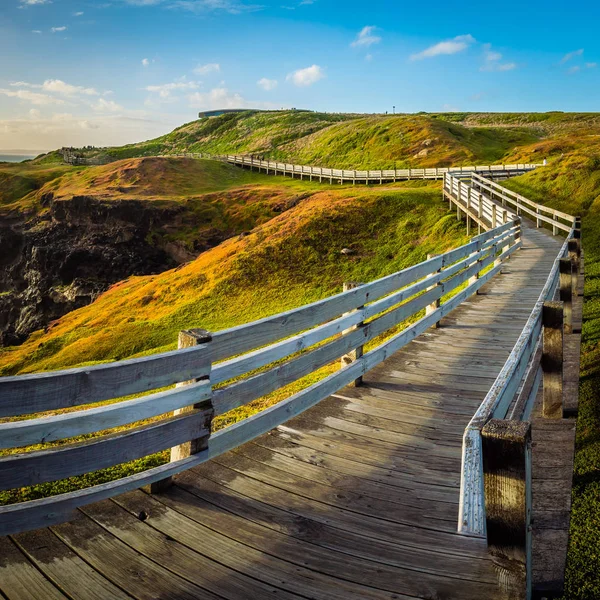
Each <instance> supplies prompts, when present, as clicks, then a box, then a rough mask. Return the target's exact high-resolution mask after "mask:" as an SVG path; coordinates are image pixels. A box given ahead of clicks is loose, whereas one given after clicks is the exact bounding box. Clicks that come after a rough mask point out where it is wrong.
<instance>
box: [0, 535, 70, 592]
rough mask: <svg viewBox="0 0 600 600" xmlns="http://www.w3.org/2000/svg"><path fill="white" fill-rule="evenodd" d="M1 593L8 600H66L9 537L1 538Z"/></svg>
mask: <svg viewBox="0 0 600 600" xmlns="http://www.w3.org/2000/svg"><path fill="white" fill-rule="evenodd" d="M0 591H1V592H2V594H3V596H4V597H5V598H7V599H8V600H32V598H35V599H36V600H37V598H40V599H44V600H46V599H47V600H66V598H67V596H65V595H64V594H62V593H61V592H60V590H59V589H58V588H56V587H55V586H54V585H53V584H52V582H50V580H48V579H47V578H46V577H44V575H43V574H42V573H40V572H39V571H38V570H37V569H36V568H35V567H34V565H33V564H32V563H31V562H30V561H29V560H28V559H27V558H26V557H25V556H24V555H23V553H22V552H21V551H20V550H19V549H18V548H17V546H16V545H15V544H14V542H12V540H10V539H9V538H7V537H4V538H0Z"/></svg>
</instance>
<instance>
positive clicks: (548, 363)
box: [542, 302, 564, 419]
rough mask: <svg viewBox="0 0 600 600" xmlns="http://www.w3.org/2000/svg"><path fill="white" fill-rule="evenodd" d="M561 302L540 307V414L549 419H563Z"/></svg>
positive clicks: (562, 308) (547, 303)
mask: <svg viewBox="0 0 600 600" xmlns="http://www.w3.org/2000/svg"><path fill="white" fill-rule="evenodd" d="M563 311H564V306H563V303H562V302H544V306H543V307H542V326H543V328H544V334H543V342H542V346H543V349H542V371H543V373H544V403H543V409H542V414H543V416H544V417H546V418H550V419H562V417H563V321H564V312H563Z"/></svg>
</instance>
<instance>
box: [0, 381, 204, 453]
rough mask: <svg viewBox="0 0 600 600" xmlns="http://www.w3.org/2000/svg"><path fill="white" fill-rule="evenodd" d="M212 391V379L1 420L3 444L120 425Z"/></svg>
mask: <svg viewBox="0 0 600 600" xmlns="http://www.w3.org/2000/svg"><path fill="white" fill-rule="evenodd" d="M210 394H211V385H210V382H206V381H204V382H200V383H197V384H194V385H190V386H186V387H184V388H175V389H171V390H167V391H164V392H158V393H156V394H151V395H149V396H143V397H141V398H135V399H134V400H126V401H124V402H116V403H114V404H107V405H105V406H99V407H97V408H90V409H88V410H85V411H76V412H70V413H65V414H61V415H54V416H51V417H40V418H37V419H28V420H24V421H15V422H8V423H0V448H18V447H20V446H30V445H34V444H42V443H47V442H53V441H56V440H60V439H65V438H70V437H76V436H79V435H84V434H87V433H93V432H95V431H103V430H105V429H111V428H113V427H120V426H122V425H127V424H128V423H133V422H135V421H143V420H145V419H150V418H152V417H157V416H159V415H162V414H165V413H167V412H171V411H174V410H176V409H178V408H182V407H184V406H188V405H190V404H194V403H196V402H202V401H203V400H206V399H207V398H209V397H210Z"/></svg>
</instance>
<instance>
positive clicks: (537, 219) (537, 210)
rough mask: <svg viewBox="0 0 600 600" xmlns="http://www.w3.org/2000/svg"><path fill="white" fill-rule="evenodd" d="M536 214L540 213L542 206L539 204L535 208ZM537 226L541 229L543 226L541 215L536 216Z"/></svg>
mask: <svg viewBox="0 0 600 600" xmlns="http://www.w3.org/2000/svg"><path fill="white" fill-rule="evenodd" d="M535 214H536V215H539V214H540V208H539V206H536V208H535ZM535 226H536V227H537V228H538V229H539V228H540V227H541V226H542V222H541V221H540V219H539V217H536V218H535Z"/></svg>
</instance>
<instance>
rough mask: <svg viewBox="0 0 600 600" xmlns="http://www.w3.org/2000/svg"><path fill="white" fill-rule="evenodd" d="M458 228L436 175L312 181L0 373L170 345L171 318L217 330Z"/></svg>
mask: <svg viewBox="0 0 600 600" xmlns="http://www.w3.org/2000/svg"><path fill="white" fill-rule="evenodd" d="M465 239H466V236H465V230H464V226H463V224H461V223H458V222H457V221H456V218H455V217H454V216H453V215H449V214H447V212H446V205H445V203H442V202H440V189H439V184H430V185H423V184H421V183H419V184H418V186H417V187H416V188H409V187H406V185H404V186H400V187H398V188H397V189H395V190H387V191H385V190H384V191H379V190H378V189H376V188H375V189H367V188H357V189H355V190H349V189H342V190H330V191H322V192H318V193H315V194H314V195H313V196H311V197H310V198H308V199H306V200H305V201H303V202H301V203H299V204H297V205H296V206H294V207H292V208H290V209H289V210H288V211H287V212H285V213H283V214H281V215H279V216H277V217H275V218H274V219H271V220H270V221H268V222H267V223H265V224H263V225H261V226H259V227H257V228H255V229H254V230H253V232H252V233H251V234H250V235H248V236H246V237H244V238H243V239H232V240H229V241H228V242H225V243H223V244H221V245H220V246H218V247H216V248H214V249H212V250H209V251H207V252H205V253H203V254H202V255H200V257H199V258H198V259H197V260H196V261H193V262H192V263H190V264H189V265H186V266H183V267H180V268H178V269H176V270H173V271H168V272H166V273H162V274H160V275H156V276H147V277H132V278H130V279H129V280H126V281H125V282H122V283H120V284H118V285H116V286H114V287H113V288H112V289H111V290H109V291H108V292H106V293H105V294H103V295H102V296H100V298H98V299H97V300H96V301H95V302H94V303H93V304H91V305H90V306H88V307H84V308H82V309H80V310H77V311H74V312H72V313H69V314H68V315H66V316H65V317H63V318H62V319H59V320H58V321H57V322H56V323H54V324H53V325H52V326H51V327H50V328H49V329H48V331H47V332H43V331H40V332H37V333H35V334H33V335H32V336H31V337H30V339H29V340H27V341H26V342H25V343H24V344H23V345H22V346H20V347H15V348H6V349H3V350H2V351H0V365H1V367H0V369H1V371H0V372H1V373H2V374H4V375H8V374H15V373H19V372H21V373H23V372H33V371H39V370H48V369H56V368H61V367H68V366H75V365H81V364H95V363H98V362H103V361H110V360H119V359H124V358H127V357H131V356H140V355H144V354H150V353H153V352H157V351H163V350H169V349H173V348H174V347H175V343H176V339H177V334H178V332H179V331H180V330H181V329H185V328H189V327H204V328H207V329H209V330H212V331H216V330H219V329H223V328H226V327H230V326H233V325H237V324H240V323H245V322H248V321H251V320H254V319H257V318H260V317H263V316H266V315H269V314H273V313H276V312H280V311H282V310H285V309H288V308H292V307H295V306H300V305H302V304H306V303H308V302H311V301H314V300H317V299H320V298H323V297H326V296H329V295H331V294H333V293H336V292H339V291H340V289H341V285H342V282H343V281H371V280H373V279H375V278H377V277H381V276H383V275H386V274H389V273H392V272H395V271H397V270H400V269H402V268H405V267H407V266H409V265H412V264H415V263H417V262H420V261H422V260H424V259H425V258H426V255H427V253H439V252H443V251H445V250H447V249H449V248H451V247H455V246H457V245H460V244H461V243H463V242H464V241H465ZM290 240H293V243H290ZM343 247H349V248H352V249H353V250H354V254H352V255H350V256H345V255H343V254H341V253H340V250H341V249H342V248H343ZM335 368H337V367H336V366H335V365H334V366H329V367H325V368H323V369H321V370H320V371H319V372H317V373H312V374H311V375H310V376H308V377H305V378H303V379H301V380H299V381H297V382H295V383H293V384H291V385H290V386H287V387H286V388H284V389H282V390H278V391H277V392H275V393H273V394H270V395H269V396H267V397H265V398H261V399H259V400H257V401H255V402H253V403H251V404H250V405H248V406H245V407H242V408H240V409H237V410H236V411H234V412H232V413H229V414H228V415H224V416H222V417H220V418H219V419H217V420H216V421H215V428H220V427H223V426H225V425H227V424H230V423H232V422H235V421H237V420H239V419H242V418H245V417H246V416H248V415H250V414H252V413H254V412H256V411H258V410H260V409H262V408H264V407H265V406H268V405H270V404H272V403H273V402H276V401H278V400H280V399H282V398H283V397H286V396H287V395H289V394H291V393H293V392H294V391H297V390H299V389H302V388H303V387H305V386H307V385H310V384H311V383H313V382H314V381H316V380H318V379H319V378H321V377H323V376H325V375H326V374H327V373H329V372H332V369H335ZM70 441H79V439H78V440H70ZM62 443H64V442H62ZM166 457H167V454H166V453H159V454H157V455H154V456H152V457H147V458H145V459H143V460H141V461H135V462H134V463H128V464H126V465H119V466H117V467H114V468H111V469H107V470H103V471H99V472H95V473H93V474H90V475H86V476H82V477H75V478H71V479H70V480H64V481H61V482H57V483H48V484H43V485H39V486H35V487H32V488H25V489H20V490H10V491H7V492H3V493H2V494H0V502H2V503H10V502H15V501H22V500H27V499H33V498H38V497H43V496H46V495H49V494H54V493H58V492H62V491H66V490H70V489H78V488H80V487H85V486H88V485H93V484H95V483H99V482H102V481H109V480H111V479H114V478H116V477H121V476H124V475H127V474H130V473H132V472H136V471H138V470H143V469H145V468H148V467H150V466H153V465H156V464H160V463H161V462H164V460H166Z"/></svg>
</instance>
